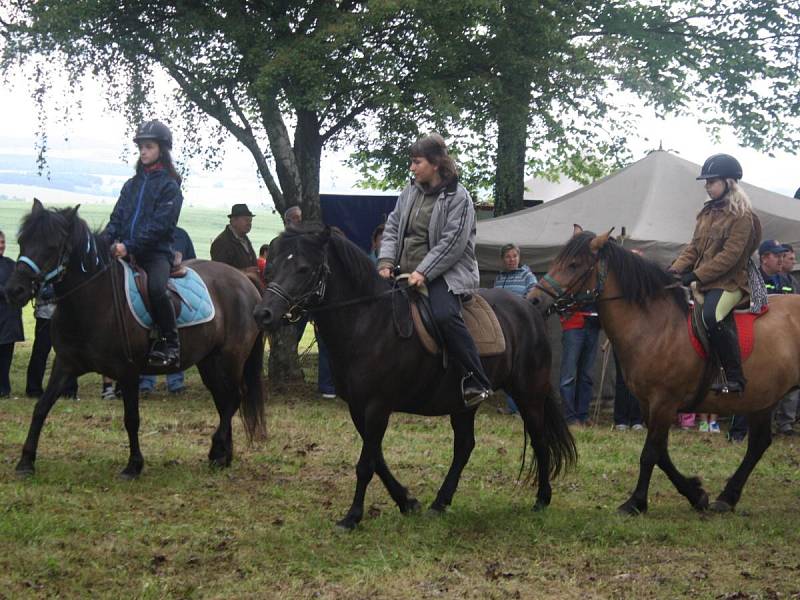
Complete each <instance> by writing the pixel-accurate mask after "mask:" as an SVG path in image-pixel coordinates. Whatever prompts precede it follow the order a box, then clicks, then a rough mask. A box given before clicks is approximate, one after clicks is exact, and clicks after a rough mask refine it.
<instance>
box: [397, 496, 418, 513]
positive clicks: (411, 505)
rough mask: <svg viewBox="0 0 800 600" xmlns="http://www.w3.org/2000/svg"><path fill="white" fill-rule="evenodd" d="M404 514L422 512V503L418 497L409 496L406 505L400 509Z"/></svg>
mask: <svg viewBox="0 0 800 600" xmlns="http://www.w3.org/2000/svg"><path fill="white" fill-rule="evenodd" d="M400 512H401V513H403V514H404V515H413V514H414V513H418V512H422V505H421V504H420V503H419V500H417V499H416V498H409V499H408V500H406V505H405V506H404V507H403V508H401V509H400Z"/></svg>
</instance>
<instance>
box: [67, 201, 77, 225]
mask: <svg viewBox="0 0 800 600" xmlns="http://www.w3.org/2000/svg"><path fill="white" fill-rule="evenodd" d="M80 207H81V205H80V204H77V205H75V206H73V207H72V208H68V209H67V212H66V213H65V214H66V216H67V220H68V221H69V222H70V223H73V222H74V221H75V218H76V217H77V216H78V209H79V208H80Z"/></svg>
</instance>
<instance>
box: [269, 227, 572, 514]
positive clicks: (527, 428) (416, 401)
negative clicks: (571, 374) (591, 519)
mask: <svg viewBox="0 0 800 600" xmlns="http://www.w3.org/2000/svg"><path fill="white" fill-rule="evenodd" d="M268 269H269V270H268V272H267V281H268V284H267V288H266V290H265V293H264V297H263V299H262V301H261V303H260V304H259V306H258V308H257V309H256V311H255V313H254V316H255V318H256V320H257V321H258V323H259V324H260V325H261V327H262V328H264V329H266V330H268V331H269V330H273V329H275V328H277V327H279V326H281V323H282V322H283V321H284V320H285V319H286V318H287V317H288V318H290V319H291V318H296V317H297V316H298V315H299V314H300V313H303V312H308V313H310V314H311V315H313V318H314V320H315V321H316V323H317V326H318V328H319V333H320V335H321V336H322V339H323V340H324V342H325V345H326V346H327V347H328V350H329V354H330V362H331V369H332V371H333V379H334V383H335V386H336V392H337V393H338V394H339V396H341V398H343V399H344V400H345V402H347V405H348V408H349V409H350V416H351V418H352V420H353V424H354V425H355V427H356V429H357V430H358V433H359V434H360V436H361V439H362V449H361V456H360V458H359V460H358V464H357V466H356V477H357V483H356V490H355V496H354V498H353V502H352V505H351V506H350V509H349V510H348V512H347V514H346V515H345V517H344V518H343V519H341V520H340V521H339V522H338V523H337V525H338V526H339V527H341V528H343V529H347V530H349V529H353V528H355V527H356V525H357V524H358V523H359V522H360V521H361V519H362V517H363V514H364V494H365V493H366V490H367V485H368V484H369V482H370V480H371V479H372V476H373V475H374V474H375V473H377V474H378V476H379V477H380V479H381V481H382V482H383V484H384V485H385V487H386V489H387V491H388V492H389V495H390V496H391V497H392V499H393V500H394V502H395V503H396V504H397V506H398V508H399V509H400V512H402V513H403V514H407V513H410V512H415V511H417V510H419V509H420V503H419V502H418V501H417V500H416V499H415V498H414V497H413V496H411V495H410V494H409V492H408V490H407V489H406V488H405V487H403V486H402V485H401V484H400V483H399V482H398V481H397V479H395V477H394V475H392V473H391V471H390V470H389V467H388V466H387V465H386V461H385V460H384V457H383V450H382V441H383V436H384V433H385V432H386V428H387V426H388V423H389V417H390V415H391V414H392V413H393V412H397V411H399V412H405V413H411V414H418V415H426V416H441V415H449V416H450V424H451V426H452V428H453V434H454V444H453V460H452V464H451V466H450V469H449V470H448V472H447V475H446V477H445V479H444V482H443V483H442V485H441V488H440V489H439V492H438V493H437V495H436V498H435V499H434V500H433V502H432V504H431V505H430V510H431V511H432V512H433V513H434V514H437V513H438V514H441V513H443V512H444V511H445V510H446V508H447V507H448V506H449V505H450V504H451V502H452V499H453V495H454V494H455V491H456V487H457V486H458V482H459V479H460V477H461V472H462V470H463V469H464V467H465V466H466V464H467V461H468V460H469V457H470V454H471V453H472V450H473V448H474V446H475V435H474V427H475V413H476V411H477V407H473V408H470V409H467V408H465V407H464V401H463V399H462V396H461V386H460V381H461V373H460V369H458V368H457V367H456V366H455V365H454V364H453V363H452V361H451V362H450V364H449V365H448V367H447V368H446V369H445V368H444V367H443V364H442V359H441V357H436V356H433V355H432V354H429V353H428V352H427V351H426V350H425V349H424V348H423V346H422V343H421V342H420V339H419V337H418V336H417V335H416V333H415V332H414V331H413V328H412V323H411V319H410V315H409V300H408V297H407V296H406V295H405V293H401V291H400V290H401V288H398V287H395V286H393V285H392V284H391V283H390V282H388V281H387V280H385V279H383V278H381V277H380V276H379V275H378V274H377V272H376V269H375V265H374V264H373V262H372V261H371V260H370V259H369V257H368V256H367V255H366V254H365V253H364V252H363V251H362V250H361V249H360V248H358V247H357V246H356V245H354V244H353V243H351V242H349V241H348V240H347V239H346V238H344V237H343V236H341V235H339V234H332V233H331V230H330V229H328V228H325V229H320V228H318V227H317V228H313V227H299V228H296V229H291V230H289V231H286V232H284V233H283V234H282V235H281V236H280V238H279V241H278V243H277V250H276V251H275V253H274V254H273V255H272V256H271V258H270V266H268ZM479 293H480V294H481V295H482V296H483V297H484V298H485V299H486V300H487V301H488V302H489V303H490V304H491V305H492V306H493V308H494V310H495V312H496V313H497V317H498V319H499V321H500V324H501V326H502V329H503V332H504V334H505V338H506V350H505V352H504V353H503V354H501V355H498V356H494V357H489V358H484V359H483V360H482V362H483V365H484V368H485V370H486V373H487V375H488V376H489V378H490V379H491V381H492V384H493V387H494V388H495V389H497V388H500V387H502V388H504V389H505V390H507V391H508V392H509V393H510V394H511V395H512V396H513V398H514V400H515V401H516V403H517V406H518V407H519V411H520V415H521V417H522V420H523V423H524V432H525V440H524V443H525V445H523V451H524V449H525V448H526V447H527V437H528V433H530V438H531V446H532V448H533V462H532V463H531V464H530V465H529V468H530V473H531V475H532V477H533V478H534V479H535V480H537V481H538V490H537V494H536V502H535V504H534V508H535V509H537V510H539V509H542V508H544V507H546V506H547V505H548V504H549V503H550V500H551V495H552V491H551V486H550V478H551V477H555V476H556V475H558V473H559V472H560V471H561V470H562V468H565V467H567V466H569V465H570V464H572V463H574V461H575V459H576V450H575V442H574V440H573V438H572V435H571V434H570V432H569V430H568V428H567V426H566V422H565V421H564V418H563V416H562V414H561V409H560V407H559V405H558V404H557V403H556V401H555V399H554V397H553V395H552V394H551V390H550V346H549V344H548V341H547V338H546V337H545V332H544V319H543V318H542V317H541V315H540V314H539V313H538V312H537V311H536V309H534V307H533V306H531V304H530V303H529V302H526V301H525V300H523V299H522V298H520V297H518V296H514V295H512V294H511V293H509V292H507V291H505V290H480V292H479ZM522 462H523V468H524V465H525V456H524V453H523V460H522ZM534 469H536V472H535V474H534ZM521 472H522V470H521Z"/></svg>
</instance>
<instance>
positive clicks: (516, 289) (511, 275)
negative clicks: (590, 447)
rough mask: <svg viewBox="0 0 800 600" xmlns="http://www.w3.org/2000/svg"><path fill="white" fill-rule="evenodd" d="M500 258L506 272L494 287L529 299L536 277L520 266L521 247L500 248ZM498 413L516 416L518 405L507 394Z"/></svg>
mask: <svg viewBox="0 0 800 600" xmlns="http://www.w3.org/2000/svg"><path fill="white" fill-rule="evenodd" d="M500 258H501V259H503V268H504V270H503V271H502V272H500V273H498V274H497V277H495V278H494V287H496V288H503V289H505V290H508V291H509V292H511V293H513V294H518V295H519V296H522V297H523V298H525V297H527V295H528V292H530V291H531V290H532V289H533V288H534V286H535V285H536V281H537V280H536V275H534V274H533V273H531V270H530V268H529V267H528V265H522V266H520V264H519V246H517V245H516V244H506V245H505V246H503V247H502V248H500ZM497 410H498V412H501V413H503V414H507V415H514V414H516V413H517V412H518V411H517V405H516V404H515V403H514V400H513V399H512V398H511V396H509V395H508V394H506V407H505V408H498V409H497Z"/></svg>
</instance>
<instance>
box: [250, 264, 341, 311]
mask: <svg viewBox="0 0 800 600" xmlns="http://www.w3.org/2000/svg"><path fill="white" fill-rule="evenodd" d="M322 256H323V259H322V263H321V264H320V265H319V266H318V267H317V268H316V269H314V272H313V273H311V275H310V276H309V278H308V280H307V282H306V284H305V285H304V286H303V287H302V288H301V289H302V290H303V291H302V292H301V293H300V294H298V295H297V296H294V297H293V296H292V295H291V294H289V292H287V291H286V290H285V289H283V288H282V287H281V286H280V285H278V284H277V283H275V282H270V283H268V284H267V287H266V288H264V293H265V294H266V293H267V292H271V293H273V294H275V295H276V296H277V297H278V298H280V299H281V300H283V301H284V302H285V303H286V306H287V309H286V313H284V318H285V319H286V320H287V321H288V322H289V323H296V322H297V321H299V320H300V319H301V318H302V317H303V315H305V314H306V313H307V312H309V311H310V310H311V309H312V308H313V307H314V306H316V305H317V304H319V303H320V302H321V301H322V299H323V298H324V297H325V290H326V289H327V287H328V275H330V272H331V270H330V267H329V266H328V253H327V252H326V251H325V248H323V252H322Z"/></svg>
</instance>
